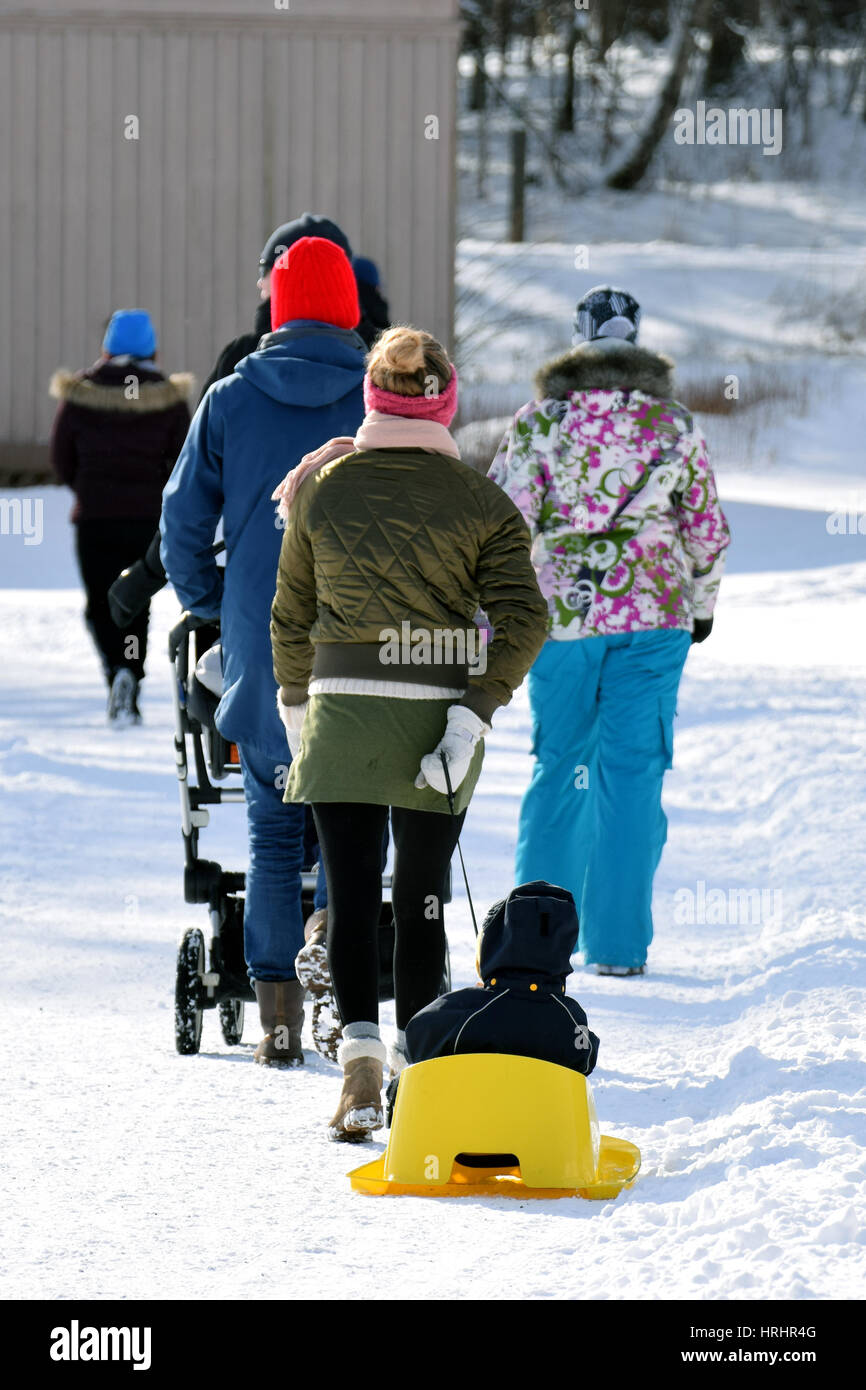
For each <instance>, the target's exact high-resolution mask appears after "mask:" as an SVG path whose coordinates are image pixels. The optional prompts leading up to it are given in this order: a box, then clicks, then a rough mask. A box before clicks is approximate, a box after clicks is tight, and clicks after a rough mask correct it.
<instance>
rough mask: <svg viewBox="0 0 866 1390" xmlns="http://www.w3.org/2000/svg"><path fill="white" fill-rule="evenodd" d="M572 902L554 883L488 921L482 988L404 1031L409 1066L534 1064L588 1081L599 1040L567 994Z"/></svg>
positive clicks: (505, 903)
mask: <svg viewBox="0 0 866 1390" xmlns="http://www.w3.org/2000/svg"><path fill="white" fill-rule="evenodd" d="M577 933H578V920H577V912H576V911H575V907H574V899H573V898H572V896H571V894H570V893H569V892H568V890H567V889H565V888H557V887H555V886H554V885H553V884H551V883H544V882H536V883H524V884H522V885H521V886H520V887H519V888H514V889H512V891H511V892H510V893H509V894H508V897H507V898H504V899H503V900H502V901H501V902H498V903H496V904H495V905H494V906H493V907H492V908H491V909H490V911H489V913H488V914H487V917H486V918H485V920H484V924H483V926H482V928H481V937H480V950H479V962H478V964H479V974H480V975H481V979H482V981H483V988H480V989H479V988H478V987H476V988H474V989H457V990H453V991H452V992H451V993H450V994H443V995H442V996H441V997H440V998H439V999H434V1001H433V1003H432V1004H428V1005H427V1006H426V1008H423V1009H421V1010H420V1012H419V1013H417V1014H415V1016H414V1018H411V1019H410V1020H409V1023H408V1024H407V1026H406V1050H407V1053H408V1056H409V1060H410V1062H424V1061H427V1060H428V1059H429V1058H431V1057H446V1056H450V1055H451V1054H452V1053H455V1052H503V1053H509V1054H511V1055H513V1056H516V1057H537V1058H538V1059H539V1060H540V1061H543V1062H556V1063H558V1065H559V1066H561V1067H570V1068H571V1069H572V1070H573V1071H579V1072H583V1074H584V1075H585V1076H588V1075H589V1074H590V1072H591V1071H592V1069H593V1067H594V1066H595V1062H596V1057H597V1056H598V1038H597V1037H596V1036H595V1034H594V1033H591V1032H590V1030H589V1028H588V1027H587V1020H586V1014H585V1013H584V1011H583V1009H582V1008H581V1007H580V1005H579V1004H578V1003H577V1001H576V1000H575V999H570V998H569V997H568V996H567V995H566V993H565V978H566V976H567V975H570V974H571V961H570V956H571V953H572V951H574V950H575V949H576V947H577Z"/></svg>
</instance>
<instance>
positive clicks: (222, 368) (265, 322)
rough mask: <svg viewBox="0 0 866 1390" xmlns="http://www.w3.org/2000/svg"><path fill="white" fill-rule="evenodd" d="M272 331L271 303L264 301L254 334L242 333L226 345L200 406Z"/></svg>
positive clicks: (256, 320) (202, 395)
mask: <svg viewBox="0 0 866 1390" xmlns="http://www.w3.org/2000/svg"><path fill="white" fill-rule="evenodd" d="M270 331H271V301H270V300H269V299H263V300H261V301H260V302H259V305H258V308H257V309H256V317H255V321H254V325H253V331H252V333H240V334H239V335H238V337H237V338H232V340H231V342H230V343H226V345H225V347H224V348H223V350H222V352H221V353H220V355H219V357H218V358H217V360H216V366H215V367H214V369H213V371H212V372H211V374H210V376H209V377H208V379H207V381H206V382H205V384H204V386H203V387H202V391H201V395H200V396H199V404H201V402H202V401H203V400H204V398H205V396H206V395H207V393H208V391H209V390H210V388H211V387H212V386H213V384H214V382H216V381H222V379H223V377H226V376H231V374H232V372H233V371H234V369H235V367H236V366H237V365H238V363H239V362H240V361H241V360H242V359H243V358H244V357H249V355H250V353H251V352H255V350H256V348H257V347H258V345H259V342H260V341H261V339H262V338H263V337H264V336H265V334H266V333H270Z"/></svg>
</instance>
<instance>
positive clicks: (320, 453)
mask: <svg viewBox="0 0 866 1390" xmlns="http://www.w3.org/2000/svg"><path fill="white" fill-rule="evenodd" d="M364 402H365V405H366V409H367V414H366V416H365V418H364V422H363V425H362V426H361V428H360V429H359V430H358V431H357V432H356V433H355V435H354V438H352V437H345V438H341V439H334V440H330V441H329V443H328V444H327V445H323V446H322V448H321V449H319V450H317V451H316V453H314V454H313V455H312V456H311V457H310V458H308V459H305V461H304V463H303V464H302V466H301V467H300V468H299V469H298V470H296V473H295V475H294V476H293V478H292V479H290V480H289V482H288V485H287V487H286V488H285V489H284V503H285V505H286V507H287V524H286V529H285V533H284V536H283V544H282V550H281V552H280V562H279V571H278V580H277V589H276V595H275V597H274V602H273V609H272V616H271V637H272V643H273V653H274V674H275V676H276V679H277V681H278V683H279V686H280V706H281V714H282V717H283V720H284V723H285V724H286V728H287V732H288V738H289V742H290V746H292V749H293V758H292V765H291V770H290V773H289V778H288V784H287V788H286V793H285V795H286V800H287V801H290V802H294V803H297V802H302V801H307V802H310V803H311V804H312V807H313V814H314V816H315V820H316V826H317V829H318V834H319V843H320V846H321V849H322V854H323V859H324V864H325V872H326V876H327V885H328V935H327V941H328V953H327V954H328V964H329V967H330V974H331V977H332V981H333V987H334V992H335V995H336V1002H337V1006H338V1009H339V1014H340V1017H341V1019H342V1021H343V1040H342V1042H341V1043H340V1047H339V1052H338V1060H339V1062H340V1065H341V1067H342V1069H343V1088H342V1093H341V1096H340V1099H339V1103H338V1106H337V1110H336V1113H335V1115H334V1116H333V1118H332V1120H331V1122H330V1125H329V1127H328V1133H329V1136H330V1137H331V1138H332V1139H335V1140H338V1141H353V1140H359V1139H361V1140H362V1139H365V1138H366V1137H367V1136H368V1135H369V1134H370V1133H371V1132H373V1131H374V1130H376V1129H378V1128H381V1125H382V1122H383V1116H382V1095H381V1090H382V1080H383V1066H384V1063H385V1060H386V1051H385V1047H384V1045H383V1043H382V1040H381V1035H380V1032H379V1012H378V1010H379V994H378V927H379V915H380V911H381V902H382V862H381V846H382V834H383V830H384V827H385V823H386V818H387V816H388V811H389V808H390V813H391V829H392V836H393V843H394V864H393V875H392V889H391V901H392V906H393V910H394V922H395V928H396V944H395V951H394V983H395V1007H396V1021H397V1029H398V1032H397V1039H396V1044H395V1047H394V1049H393V1052H392V1070H396V1069H398V1068H399V1066H400V1065H401V1061H405V1051H404V1047H405V1038H404V1036H403V1030H405V1028H406V1025H407V1023H408V1021H409V1019H410V1018H411V1017H412V1016H413V1014H415V1013H417V1012H418V1010H419V1009H421V1008H423V1007H424V1005H425V1004H428V1003H429V1002H430V1001H431V999H434V998H435V997H436V995H437V993H438V990H439V986H440V983H441V980H442V974H443V968H444V962H445V931H444V924H443V919H442V901H443V896H444V889H445V880H446V875H447V872H448V866H449V864H450V860H451V855H452V853H453V850H454V846H455V844H456V840H457V836H458V834H459V831H460V827H461V826H462V824H463V819H464V816H465V813H466V807H467V806H468V804H469V800H470V798H471V795H472V791H473V789H474V787H475V783H476V781H477V779H478V775H479V772H480V770H481V761H482V757H483V737H484V735H485V734H486V733H487V732H488V731H489V727H490V719H491V717H492V715H493V713H494V711H495V710H496V709H497V708H498V707H499V706H500V705H504V704H507V703H508V701H509V700H510V699H511V695H512V692H513V691H514V689H515V688H516V687H517V686H518V685H519V684H520V682H521V681H522V680H523V677H524V675H525V673H526V671H527V670H528V669H529V666H530V665H531V663H532V661H533V659H534V657H535V655H536V653H537V652H538V650H539V648H540V646H541V644H542V642H543V640H544V636H545V630H546V621H547V607H546V604H545V602H544V600H543V599H542V597H541V595H540V593H539V591H538V585H537V582H536V579H535V574H534V572H533V569H532V564H531V561H530V556H529V534H528V531H527V528H526V525H525V523H524V521H523V519H522V517H521V516H520V513H519V512H518V510H517V508H516V507H515V506H514V504H513V503H512V502H510V501H509V499H508V498H507V497H506V496H505V495H504V494H503V493H502V491H501V490H500V489H499V488H497V487H495V486H494V485H493V484H492V483H491V482H489V481H488V479H486V478H483V477H481V476H480V475H479V474H478V473H476V472H475V471H474V470H473V469H472V468H470V467H468V466H467V465H466V464H464V463H462V462H461V461H460V458H459V452H458V449H457V446H456V444H455V442H454V440H453V438H452V436H451V434H450V432H449V430H448V425H449V424H450V423H451V421H452V419H453V417H454V413H455V410H456V407H457V374H456V372H455V370H454V368H453V366H452V364H451V362H450V361H449V359H448V356H447V354H446V352H445V350H444V348H443V347H442V345H441V344H440V343H438V342H437V341H436V340H435V338H432V337H431V336H430V335H429V334H428V333H424V332H421V331H419V330H417V329H414V328H408V327H397V328H393V329H391V330H390V331H389V332H387V333H384V334H383V335H382V336H381V337H380V338H379V339H377V341H376V343H375V344H374V346H373V348H372V350H371V352H370V354H369V356H368V359H367V374H366V376H365V378H364ZM479 605H481V606H483V608H484V609H485V611H486V613H487V614H488V616H489V619H490V622H491V624H492V626H493V629H494V637H493V641H492V643H491V644H490V646H489V648H487V647H484V646H483V645H482V643H481V641H480V637H479V633H478V629H477V628H476V627H475V625H474V622H473V618H474V614H475V613H476V611H477V609H478V607H479ZM443 757H444V759H445V764H446V765H447V769H448V775H449V777H450V781H451V787H452V789H453V793H454V812H455V814H454V816H453V817H452V815H451V814H450V812H449V803H448V796H447V794H446V793H447V783H446V780H445V769H444V768H443V763H442V759H443Z"/></svg>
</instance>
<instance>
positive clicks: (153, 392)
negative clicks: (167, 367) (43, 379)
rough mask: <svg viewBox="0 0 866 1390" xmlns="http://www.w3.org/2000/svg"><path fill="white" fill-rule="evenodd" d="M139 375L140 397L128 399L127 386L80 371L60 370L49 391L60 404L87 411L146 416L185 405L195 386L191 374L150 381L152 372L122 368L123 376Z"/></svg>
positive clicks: (179, 373) (53, 378)
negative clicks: (114, 411)
mask: <svg viewBox="0 0 866 1390" xmlns="http://www.w3.org/2000/svg"><path fill="white" fill-rule="evenodd" d="M136 375H138V376H140V384H139V389H138V395H137V396H136V397H133V398H132V399H129V398H128V396H127V394H126V389H127V388H126V383H125V380H124V379H123V378H122V379H121V380H120V381H118V382H107V381H99V380H94V378H93V377H92V376H89V375H87V374H86V373H84V374H82V373H81V372H70V371H69V369H68V368H67V367H60V368H59V369H58V370H57V371H56V372H55V373H54V375H53V376H52V378H51V382H50V385H49V387H48V390H49V392H50V394H51V395H52V396H53V397H54V399H55V400H57V401H67V402H68V403H69V404H70V405H82V406H84V407H85V408H86V409H87V410H118V411H129V412H130V413H132V414H139V415H146V414H150V413H151V412H152V411H156V410H170V409H171V407H172V406H174V405H178V404H183V405H185V404H186V403H187V401H188V399H189V397H190V396H191V394H192V392H193V389H194V387H195V377H194V376H193V375H192V373H191V372H174V373H173V374H172V375H171V376H169V377H163V378H162V379H161V380H148V376H149V375H150V374H149V373H145V372H142V371H141V370H139V372H136V371H135V368H134V367H132V366H130V367H127V368H124V369H123V377H124V378H125V377H126V376H136Z"/></svg>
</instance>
